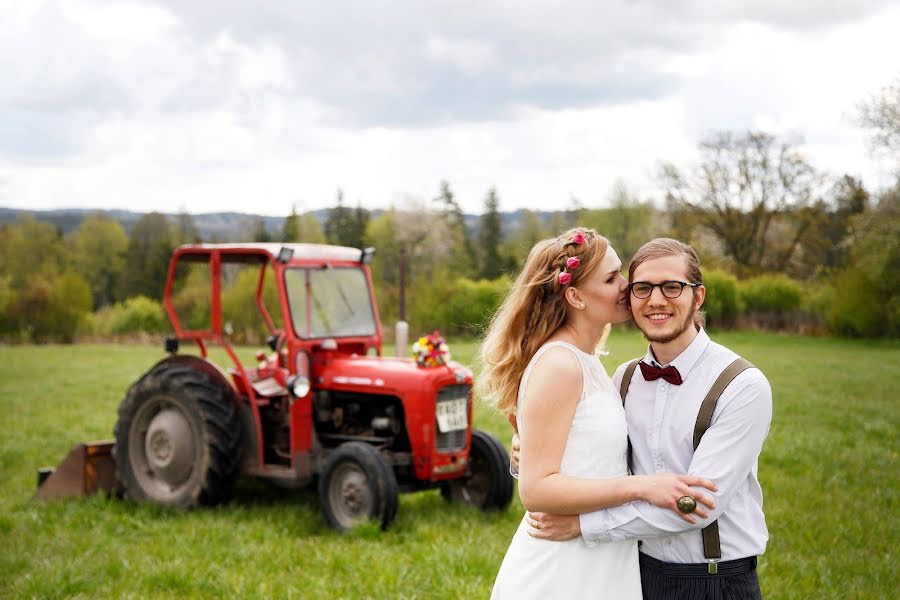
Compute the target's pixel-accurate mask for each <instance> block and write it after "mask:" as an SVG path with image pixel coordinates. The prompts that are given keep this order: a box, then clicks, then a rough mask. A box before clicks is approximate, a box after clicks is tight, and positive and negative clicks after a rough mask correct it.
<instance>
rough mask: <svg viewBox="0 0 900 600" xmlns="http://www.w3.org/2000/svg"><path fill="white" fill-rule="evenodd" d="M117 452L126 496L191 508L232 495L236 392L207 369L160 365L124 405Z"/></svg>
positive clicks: (237, 445)
mask: <svg viewBox="0 0 900 600" xmlns="http://www.w3.org/2000/svg"><path fill="white" fill-rule="evenodd" d="M115 438H116V444H115V447H114V449H113V453H114V456H115V459H116V469H117V473H118V477H119V480H120V481H121V482H122V484H123V486H124V488H125V495H126V496H127V497H129V498H131V499H133V500H138V501H149V502H154V503H156V504H161V505H163V506H172V507H179V508H192V507H195V506H198V505H211V504H218V503H220V502H223V501H225V500H228V499H229V498H230V497H231V494H232V491H233V488H234V483H235V480H236V479H237V476H238V470H239V467H240V455H241V425H240V420H239V417H238V414H237V409H236V407H235V405H234V402H233V400H232V398H231V397H230V396H229V395H228V394H226V392H225V390H224V389H223V388H222V387H221V386H220V385H217V384H216V383H213V382H211V381H210V379H209V377H208V376H207V375H206V374H205V373H201V372H199V371H197V370H196V369H192V368H190V367H186V366H182V365H160V366H158V367H156V368H154V369H152V370H150V371H149V372H147V373H146V374H145V375H144V376H143V377H141V378H140V379H139V380H138V381H136V382H135V383H134V384H133V385H132V386H131V388H130V389H129V390H128V393H127V394H126V396H125V399H124V400H122V403H121V405H119V419H118V421H117V422H116V427H115Z"/></svg>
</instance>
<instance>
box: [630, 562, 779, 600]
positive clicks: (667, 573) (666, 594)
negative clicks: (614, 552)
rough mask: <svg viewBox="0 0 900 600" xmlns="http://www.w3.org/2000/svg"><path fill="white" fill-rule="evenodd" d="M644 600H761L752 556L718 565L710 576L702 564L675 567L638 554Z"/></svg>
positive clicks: (672, 564)
mask: <svg viewBox="0 0 900 600" xmlns="http://www.w3.org/2000/svg"><path fill="white" fill-rule="evenodd" d="M640 557H641V587H642V588H643V590H644V600H762V593H761V592H760V590H759V579H757V577H756V557H755V556H752V557H750V558H742V559H739V560H729V561H723V562H720V563H719V565H718V567H719V572H718V573H717V574H716V575H710V574H709V573H708V572H707V565H706V564H687V565H683V564H675V563H667V562H663V561H661V560H656V559H655V558H652V557H650V556H647V555H646V554H643V553H641V555H640Z"/></svg>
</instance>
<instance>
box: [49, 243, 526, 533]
mask: <svg viewBox="0 0 900 600" xmlns="http://www.w3.org/2000/svg"><path fill="white" fill-rule="evenodd" d="M372 254H373V250H372V249H366V250H358V249H355V248H345V247H338V246H325V245H314V244H284V245H281V244H199V245H188V246H181V247H180V248H178V249H176V250H175V252H174V255H173V256H172V260H171V264H170V266H169V274H168V278H167V281H166V287H165V294H164V303H165V308H166V311H167V313H168V316H169V319H170V320H171V323H172V326H173V328H174V331H175V336H174V337H172V338H169V339H168V340H167V341H166V350H167V352H168V353H169V355H168V356H167V357H166V358H164V359H162V360H161V361H159V362H158V363H156V364H155V365H154V366H153V367H152V368H151V369H150V370H149V371H147V372H146V373H145V374H144V375H143V376H142V377H141V378H140V379H138V380H137V381H136V382H135V383H134V384H133V385H132V386H131V388H130V389H129V390H128V393H127V394H126V396H125V398H124V400H123V401H122V403H121V405H120V406H119V414H118V421H117V422H116V425H115V440H114V442H112V443H110V442H107V443H106V444H103V443H98V444H87V445H82V446H79V447H77V448H76V450H74V451H73V453H72V454H71V455H70V457H69V458H68V459H67V460H66V461H65V462H64V463H63V465H61V467H60V469H58V470H57V472H56V473H54V474H52V475H50V476H49V478H47V477H44V478H42V481H43V479H46V481H44V482H43V485H42V486H41V489H40V490H39V492H38V496H39V497H41V496H42V495H43V496H52V495H67V494H66V492H68V493H72V492H73V491H74V490H73V488H74V487H76V486H81V487H80V489H78V490H77V492H76V493H90V492H91V491H95V490H96V489H110V488H113V487H117V488H119V489H121V490H122V491H123V492H124V494H125V495H126V497H129V498H132V499H135V500H140V501H149V502H154V503H157V504H161V505H166V506H173V507H194V506H198V505H209V504H217V503H221V502H224V501H227V500H228V499H229V497H230V496H231V494H232V491H233V489H234V485H235V481H236V480H237V478H238V476H239V475H242V474H243V475H251V476H255V477H263V478H266V479H270V480H274V481H276V482H279V483H282V484H285V485H289V486H298V487H299V486H303V485H307V484H309V483H311V482H313V481H317V482H318V492H319V498H320V501H321V504H322V509H323V512H324V513H325V518H326V520H327V521H328V523H329V524H330V525H331V526H333V527H335V528H338V529H348V528H351V527H353V526H355V525H357V524H359V523H361V522H363V521H366V520H370V519H371V520H375V521H377V522H379V523H380V525H381V527H382V528H386V527H387V526H388V525H389V524H390V523H391V521H392V520H393V519H394V516H395V515H396V512H397V505H398V499H397V497H398V493H399V492H412V491H417V490H423V489H429V488H435V487H440V489H441V494H442V495H443V496H444V497H445V498H446V499H448V500H450V501H462V502H466V503H469V504H472V505H474V506H477V507H479V508H482V509H502V508H505V507H507V506H508V505H509V503H510V501H511V499H512V492H513V481H512V477H511V476H510V474H509V468H508V456H507V454H506V450H505V449H504V447H503V445H502V444H500V442H499V441H498V440H497V439H496V438H494V437H493V436H491V435H489V434H487V433H485V432H483V431H478V430H472V426H471V425H472V399H473V396H472V372H471V371H470V370H469V369H467V368H466V367H465V366H463V365H461V364H458V363H455V362H447V363H446V364H444V365H441V366H438V367H434V368H424V367H420V366H418V365H417V363H416V361H414V360H412V359H409V358H389V357H383V356H381V343H382V330H381V323H380V321H379V318H378V310H377V307H376V304H375V298H374V294H373V288H372V278H371V273H370V270H369V266H368V263H369V261H370V260H371V257H372ZM185 263H202V264H203V265H207V266H208V277H209V282H210V287H211V293H210V303H209V309H210V310H209V315H210V318H209V327H208V328H206V329H201V330H187V329H185V328H184V327H183V326H182V321H181V320H180V319H179V317H178V315H176V308H175V306H174V304H173V301H172V297H173V295H172V291H173V285H174V282H175V280H176V271H177V270H178V269H179V265H181V266H182V267H183V266H184V264H185ZM235 263H237V264H240V265H243V267H244V268H246V267H250V268H258V269H259V278H258V284H257V288H256V305H257V307H258V309H259V312H260V314H261V316H262V319H263V320H264V321H265V323H266V327H267V329H268V331H269V334H270V335H269V338H268V343H269V346H270V347H271V353H268V354H267V353H266V352H259V353H258V354H257V360H258V361H259V362H258V364H256V365H254V366H252V367H250V366H247V365H244V364H242V363H241V361H240V360H239V358H238V356H237V354H236V353H235V351H234V349H233V348H232V347H231V345H230V344H229V342H228V336H227V335H226V333H225V331H227V329H228V327H227V324H223V318H222V306H221V296H222V293H221V290H222V279H223V277H222V276H223V269H226V270H227V269H229V268H231V267H228V265H230V264H235ZM269 270H271V273H272V274H273V275H274V277H273V281H274V287H275V289H276V291H277V307H276V308H277V310H278V313H276V314H280V316H281V319H280V323H277V321H276V320H273V318H272V316H271V314H272V313H270V312H269V310H268V308H267V306H266V303H265V301H264V294H263V290H264V287H266V286H265V282H266V275H267V271H269ZM204 271H205V269H204ZM269 285H271V284H269ZM276 323H277V324H276ZM181 342H192V343H194V344H196V346H197V347H198V349H199V354H183V353H180V352H179V346H180V343H181ZM209 342H215V343H217V344H218V345H219V346H221V347H222V348H223V349H224V351H225V352H226V353H227V355H228V356H229V357H230V359H231V362H232V365H231V366H230V367H229V368H228V369H227V370H226V369H222V368H220V367H219V366H218V365H217V364H215V363H214V362H212V360H210V358H209V357H208V355H207V344H208V343H209ZM104 450H107V458H106V459H105V462H104V459H103V454H104ZM76 455H77V456H76ZM73 457H74V458H73ZM98 457H99V458H98ZM70 463H71V464H70ZM113 464H114V468H115V471H114V476H113V474H112V473H111V472H110V471H111V469H112V466H111V465H113ZM104 465H105V467H104ZM67 473H68V475H67ZM46 475H49V473H45V476H46ZM67 479H68V481H67ZM61 490H62V492H63V493H59V492H60V491H61Z"/></svg>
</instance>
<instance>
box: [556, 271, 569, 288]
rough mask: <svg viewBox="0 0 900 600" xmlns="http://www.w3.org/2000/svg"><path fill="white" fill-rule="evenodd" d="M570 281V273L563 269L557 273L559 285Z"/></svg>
mask: <svg viewBox="0 0 900 600" xmlns="http://www.w3.org/2000/svg"><path fill="white" fill-rule="evenodd" d="M570 281H572V274H571V273H567V272H565V271H563V272H561V273H560V274H559V284H560V285H566V284H567V283H569V282H570Z"/></svg>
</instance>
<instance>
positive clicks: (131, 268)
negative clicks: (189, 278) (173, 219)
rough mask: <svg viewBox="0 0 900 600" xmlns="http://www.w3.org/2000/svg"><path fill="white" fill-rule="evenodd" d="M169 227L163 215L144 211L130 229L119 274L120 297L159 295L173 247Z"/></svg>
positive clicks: (163, 284) (157, 298)
mask: <svg viewBox="0 0 900 600" xmlns="http://www.w3.org/2000/svg"><path fill="white" fill-rule="evenodd" d="M172 238H173V235H172V229H171V226H170V224H169V221H168V220H167V219H166V217H165V215H163V214H161V213H158V212H151V213H147V214H145V215H144V216H142V217H141V218H140V219H138V221H137V223H135V224H134V227H132V229H131V233H130V235H129V239H128V249H127V250H126V252H125V267H124V272H123V276H122V294H121V296H120V297H122V298H130V297H132V296H137V295H144V296H147V297H148V298H152V299H154V300H160V299H161V298H162V292H163V288H164V287H165V284H166V276H167V275H168V272H169V258H170V257H171V255H172V250H173V248H174V243H173V239H172Z"/></svg>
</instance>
